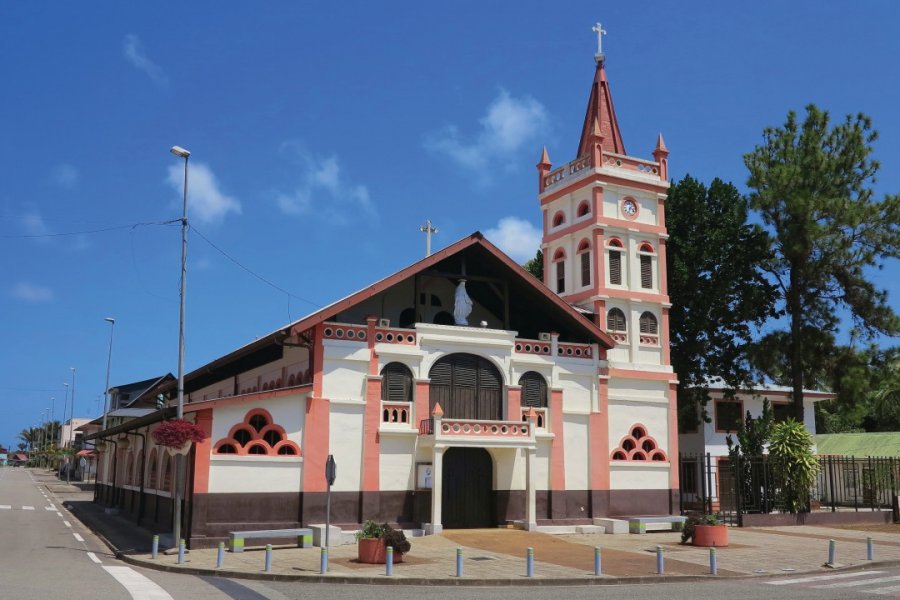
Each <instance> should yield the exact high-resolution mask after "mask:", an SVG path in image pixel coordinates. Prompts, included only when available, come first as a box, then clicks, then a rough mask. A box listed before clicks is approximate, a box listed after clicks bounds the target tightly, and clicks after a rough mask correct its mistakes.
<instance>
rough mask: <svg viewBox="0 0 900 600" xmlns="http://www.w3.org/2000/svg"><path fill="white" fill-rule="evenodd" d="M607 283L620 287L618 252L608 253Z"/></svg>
mask: <svg viewBox="0 0 900 600" xmlns="http://www.w3.org/2000/svg"><path fill="white" fill-rule="evenodd" d="M609 282H610V283H611V284H615V285H622V253H621V252H619V251H618V250H610V251H609Z"/></svg>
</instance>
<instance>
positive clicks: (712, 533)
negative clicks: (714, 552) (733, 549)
mask: <svg viewBox="0 0 900 600" xmlns="http://www.w3.org/2000/svg"><path fill="white" fill-rule="evenodd" d="M693 544H694V546H703V547H704V548H710V547H716V548H722V547H724V546H727V545H728V526H727V525H694V542H693Z"/></svg>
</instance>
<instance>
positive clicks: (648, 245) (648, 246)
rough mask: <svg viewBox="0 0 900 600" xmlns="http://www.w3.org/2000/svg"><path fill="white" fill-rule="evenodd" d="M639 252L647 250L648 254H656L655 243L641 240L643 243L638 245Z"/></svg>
mask: <svg viewBox="0 0 900 600" xmlns="http://www.w3.org/2000/svg"><path fill="white" fill-rule="evenodd" d="M638 252H647V253H648V254H654V253H655V251H654V250H653V244H651V243H650V242H641V245H640V246H638Z"/></svg>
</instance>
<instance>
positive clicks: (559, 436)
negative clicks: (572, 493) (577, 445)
mask: <svg viewBox="0 0 900 600" xmlns="http://www.w3.org/2000/svg"><path fill="white" fill-rule="evenodd" d="M562 403H563V393H562V390H551V391H550V415H551V416H550V419H551V423H552V424H553V442H551V444H550V489H551V490H553V491H563V490H565V489H566V454H565V444H564V440H563V410H562Z"/></svg>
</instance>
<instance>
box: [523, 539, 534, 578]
mask: <svg viewBox="0 0 900 600" xmlns="http://www.w3.org/2000/svg"><path fill="white" fill-rule="evenodd" d="M525 576H526V577H534V548H531V547H530V546H529V548H528V554H526V555H525Z"/></svg>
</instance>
